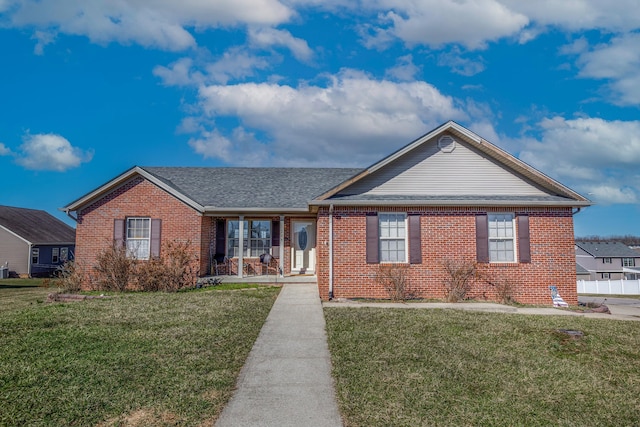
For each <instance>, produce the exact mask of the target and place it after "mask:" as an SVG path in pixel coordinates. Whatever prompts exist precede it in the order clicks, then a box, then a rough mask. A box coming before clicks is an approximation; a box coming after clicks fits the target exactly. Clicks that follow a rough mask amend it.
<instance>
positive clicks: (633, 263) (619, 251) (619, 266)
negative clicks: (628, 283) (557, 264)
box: [576, 242, 640, 280]
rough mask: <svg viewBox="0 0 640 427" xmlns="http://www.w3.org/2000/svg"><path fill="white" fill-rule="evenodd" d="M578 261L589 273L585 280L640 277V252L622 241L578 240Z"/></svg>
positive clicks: (634, 278)
mask: <svg viewBox="0 0 640 427" xmlns="http://www.w3.org/2000/svg"><path fill="white" fill-rule="evenodd" d="M576 263H577V264H579V265H580V266H582V267H583V268H584V269H585V270H587V271H588V273H589V277H588V278H584V279H583V280H608V279H612V280H620V279H629V280H636V279H640V253H638V252H636V251H634V250H633V249H631V248H630V247H628V246H627V245H625V244H624V243H621V242H576Z"/></svg>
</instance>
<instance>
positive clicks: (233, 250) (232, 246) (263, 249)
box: [227, 220, 271, 258]
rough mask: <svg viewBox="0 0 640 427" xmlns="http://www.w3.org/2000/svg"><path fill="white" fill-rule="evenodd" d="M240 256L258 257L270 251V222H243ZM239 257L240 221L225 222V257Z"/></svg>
mask: <svg viewBox="0 0 640 427" xmlns="http://www.w3.org/2000/svg"><path fill="white" fill-rule="evenodd" d="M242 226H243V228H244V231H243V233H242V235H243V240H244V245H243V252H242V256H245V257H259V256H260V255H262V254H264V253H267V252H269V250H270V249H271V221H264V220H252V221H243V225H242ZM239 255H240V221H237V220H236V221H228V222H227V256H228V257H230V258H234V257H237V256H239Z"/></svg>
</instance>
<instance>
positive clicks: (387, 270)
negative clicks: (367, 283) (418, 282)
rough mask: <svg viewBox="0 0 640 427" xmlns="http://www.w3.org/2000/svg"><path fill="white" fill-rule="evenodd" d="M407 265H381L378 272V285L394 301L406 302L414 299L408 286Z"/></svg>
mask: <svg viewBox="0 0 640 427" xmlns="http://www.w3.org/2000/svg"><path fill="white" fill-rule="evenodd" d="M408 270H409V266H408V265H405V264H379V265H378V270H377V271H376V283H378V284H379V285H381V286H382V287H383V288H384V289H385V290H386V291H387V293H388V294H389V298H391V300H392V301H404V300H407V299H411V298H413V297H414V295H413V293H412V292H411V291H410V290H409V287H408V284H407V271H408Z"/></svg>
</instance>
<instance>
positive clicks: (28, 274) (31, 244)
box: [27, 243, 33, 278]
mask: <svg viewBox="0 0 640 427" xmlns="http://www.w3.org/2000/svg"><path fill="white" fill-rule="evenodd" d="M28 247H29V251H28V252H27V257H28V258H27V276H29V278H31V250H32V249H33V243H29V245H28Z"/></svg>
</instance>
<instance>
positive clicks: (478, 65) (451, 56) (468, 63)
mask: <svg viewBox="0 0 640 427" xmlns="http://www.w3.org/2000/svg"><path fill="white" fill-rule="evenodd" d="M438 65H440V66H445V67H449V68H451V71H453V72H454V73H456V74H460V75H463V76H474V75H476V74H478V73H481V72H483V71H484V68H485V67H484V61H483V60H482V58H479V59H477V60H472V59H468V58H465V57H464V56H463V55H462V52H461V51H460V49H458V48H454V49H452V50H451V51H450V52H445V53H442V54H440V55H439V56H438Z"/></svg>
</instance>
